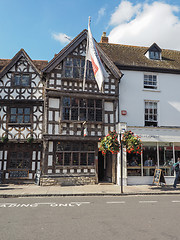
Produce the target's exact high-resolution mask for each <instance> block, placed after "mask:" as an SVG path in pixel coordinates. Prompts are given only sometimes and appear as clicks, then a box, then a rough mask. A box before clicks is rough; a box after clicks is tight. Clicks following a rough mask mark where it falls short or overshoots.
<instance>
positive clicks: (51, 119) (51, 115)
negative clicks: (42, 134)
mask: <svg viewBox="0 0 180 240" xmlns="http://www.w3.org/2000/svg"><path fill="white" fill-rule="evenodd" d="M49 121H53V111H49Z"/></svg>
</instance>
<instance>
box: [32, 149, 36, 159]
mask: <svg viewBox="0 0 180 240" xmlns="http://www.w3.org/2000/svg"><path fill="white" fill-rule="evenodd" d="M32 160H36V151H33V155H32Z"/></svg>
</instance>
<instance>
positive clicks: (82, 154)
mask: <svg viewBox="0 0 180 240" xmlns="http://www.w3.org/2000/svg"><path fill="white" fill-rule="evenodd" d="M86 156H87V154H86V153H81V162H80V165H87V161H86Z"/></svg>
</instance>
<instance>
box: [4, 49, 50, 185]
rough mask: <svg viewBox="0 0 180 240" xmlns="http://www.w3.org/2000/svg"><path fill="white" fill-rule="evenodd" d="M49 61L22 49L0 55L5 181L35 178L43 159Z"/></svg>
mask: <svg viewBox="0 0 180 240" xmlns="http://www.w3.org/2000/svg"><path fill="white" fill-rule="evenodd" d="M46 64H47V62H46V61H32V60H31V58H30V57H29V56H28V55H27V53H26V52H25V51H24V50H23V49H21V50H20V51H19V52H18V53H17V54H16V55H15V56H14V57H13V58H12V59H10V60H4V59H0V136H1V141H0V170H1V178H4V182H7V181H8V182H17V181H19V182H22V181H24V180H32V179H34V174H35V171H36V169H40V164H41V160H42V147H43V144H42V134H43V112H44V100H43V82H42V78H41V68H43V67H44V66H45V65H46Z"/></svg>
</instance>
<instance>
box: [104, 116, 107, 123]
mask: <svg viewBox="0 0 180 240" xmlns="http://www.w3.org/2000/svg"><path fill="white" fill-rule="evenodd" d="M104 121H105V123H108V114H105V115H104Z"/></svg>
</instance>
